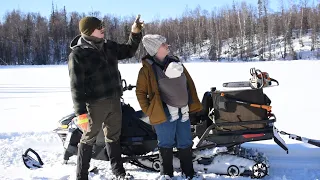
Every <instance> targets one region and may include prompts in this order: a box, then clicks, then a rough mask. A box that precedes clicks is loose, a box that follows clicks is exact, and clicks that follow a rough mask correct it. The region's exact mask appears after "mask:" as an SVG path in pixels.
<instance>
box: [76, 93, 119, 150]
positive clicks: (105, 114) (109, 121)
mask: <svg viewBox="0 0 320 180" xmlns="http://www.w3.org/2000/svg"><path fill="white" fill-rule="evenodd" d="M87 110H88V117H89V127H88V131H87V132H84V133H83V134H82V137H81V140H80V142H81V143H84V144H88V145H93V144H94V143H95V142H96V139H97V136H98V134H99V132H100V131H101V128H102V129H103V133H104V137H105V142H115V141H117V140H119V138H120V134H121V125H122V110H121V103H120V98H108V99H103V100H99V101H97V102H94V103H90V104H87Z"/></svg>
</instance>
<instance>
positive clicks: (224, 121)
mask: <svg viewBox="0 0 320 180" xmlns="http://www.w3.org/2000/svg"><path fill="white" fill-rule="evenodd" d="M251 75H252V78H251V79H250V81H248V82H231V83H225V84H224V85H223V86H224V87H227V88H234V87H238V88H237V89H233V90H225V91H220V90H217V89H216V88H215V87H212V88H211V90H210V91H207V92H205V93H204V95H203V98H202V105H203V110H202V111H201V112H198V113H196V114H192V115H190V120H191V127H190V129H191V132H192V135H193V137H194V139H198V141H197V142H195V144H194V146H193V154H194V160H193V161H194V168H195V170H197V171H204V172H208V171H210V173H216V174H221V175H229V176H250V177H253V178H263V177H265V176H266V175H268V168H269V162H268V160H267V157H265V156H264V154H263V153H260V152H259V151H257V150H252V149H247V148H244V147H242V146H241V145H242V144H243V143H246V142H252V141H261V140H270V139H273V140H274V141H275V142H276V143H277V144H278V145H279V146H280V147H281V148H283V149H284V150H285V151H286V152H288V148H287V146H286V144H285V142H284V141H283V139H282V138H281V137H280V136H279V133H280V131H278V130H277V129H276V128H275V126H274V123H275V122H276V117H275V115H274V114H273V113H272V111H271V106H270V104H271V100H270V99H269V98H268V96H267V95H266V94H264V92H263V89H264V88H265V87H271V86H273V85H272V82H276V83H277V85H278V82H277V81H276V80H274V79H271V78H270V77H269V76H268V74H267V73H262V72H260V71H259V70H255V69H254V68H252V69H251ZM133 88H135V86H132V85H127V83H126V81H125V80H123V91H124V92H125V91H127V90H132V89H133ZM122 111H123V123H122V134H121V137H120V142H121V147H122V154H123V161H124V162H128V163H131V164H134V165H136V166H138V167H141V168H144V169H147V170H151V171H160V161H159V154H158V149H157V136H156V134H155V131H154V129H153V128H152V126H151V125H150V124H149V120H148V117H147V116H146V115H145V114H144V113H143V112H142V111H141V110H135V109H134V108H132V107H131V106H130V104H127V103H125V102H124V100H123V99H122ZM75 118H76V117H75V115H74V114H73V113H72V114H70V115H68V116H65V117H63V118H62V119H61V120H60V121H59V126H60V127H58V128H57V129H55V130H54V131H55V132H56V133H57V134H58V135H59V137H60V138H61V140H62V142H63V146H64V148H65V152H64V159H63V160H64V163H68V160H69V158H70V157H71V156H73V155H76V154H77V145H78V143H79V141H80V138H81V135H82V131H81V130H80V128H78V127H77V125H76V124H75V122H74V120H75ZM203 152H205V153H203ZM208 152H210V153H208ZM92 153H93V155H92V158H93V159H96V160H103V161H108V156H107V153H106V151H105V142H104V137H103V131H102V129H101V131H100V133H99V135H98V138H97V141H96V143H95V146H94V148H93V152H92ZM174 153H175V158H177V157H178V155H177V151H175V152H174ZM25 157H28V156H27V155H26V154H25ZM42 164H43V163H42ZM174 164H176V163H174ZM174 166H175V168H176V169H177V170H179V163H178V165H174Z"/></svg>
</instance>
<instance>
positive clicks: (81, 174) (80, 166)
mask: <svg viewBox="0 0 320 180" xmlns="http://www.w3.org/2000/svg"><path fill="white" fill-rule="evenodd" d="M91 156H92V146H90V145H87V144H82V143H80V144H79V146H78V158H77V172H76V173H77V174H76V175H77V180H88V174H89V172H88V170H89V167H90V160H91Z"/></svg>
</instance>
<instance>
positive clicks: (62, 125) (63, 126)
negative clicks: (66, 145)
mask: <svg viewBox="0 0 320 180" xmlns="http://www.w3.org/2000/svg"><path fill="white" fill-rule="evenodd" d="M68 127H69V126H68V125H65V124H61V126H60V128H61V129H68Z"/></svg>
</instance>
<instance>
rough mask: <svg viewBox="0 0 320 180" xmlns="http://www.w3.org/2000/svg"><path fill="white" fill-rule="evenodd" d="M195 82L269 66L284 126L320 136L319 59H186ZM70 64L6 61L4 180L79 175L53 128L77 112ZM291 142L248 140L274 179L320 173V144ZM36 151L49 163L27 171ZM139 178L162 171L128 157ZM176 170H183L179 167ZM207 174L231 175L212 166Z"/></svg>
mask: <svg viewBox="0 0 320 180" xmlns="http://www.w3.org/2000/svg"><path fill="white" fill-rule="evenodd" d="M185 66H186V67H187V68H188V70H189V72H190V74H191V75H192V76H193V79H194V81H195V84H196V87H197V90H198V95H199V98H200V99H202V96H203V93H204V92H205V91H208V90H210V88H211V87H213V86H215V87H217V88H218V89H221V88H222V83H223V82H228V81H244V80H248V79H249V78H250V74H249V69H250V68H251V67H256V68H258V69H261V70H262V71H267V72H269V74H270V76H271V77H272V78H275V79H277V80H278V81H279V83H280V86H278V87H273V88H267V89H265V93H266V94H267V95H268V96H269V97H270V98H271V100H272V107H273V112H274V113H275V115H276V117H277V122H276V126H277V128H278V129H280V130H283V131H287V132H291V133H295V134H297V135H301V136H304V137H308V138H313V139H320V131H319V126H318V124H319V120H320V119H319V102H320V95H319V86H318V83H319V81H318V76H319V75H318V71H319V69H320V61H312V60H301V61H272V62H247V63H241V62H239V63H204V62H203V63H186V64H185ZM140 67H141V65H140V64H121V65H120V71H121V73H122V77H123V78H125V79H126V80H127V82H128V83H131V84H135V83H136V79H137V74H138V70H139V68H140ZM68 78H69V77H68V70H67V66H65V65H61V66H15V67H13V66H12V67H10V66H2V67H0V102H1V103H0V115H1V117H2V118H1V119H2V120H1V121H0V122H1V126H0V152H1V153H0V179H46V180H51V179H63V180H67V179H75V162H76V161H75V160H76V159H75V157H72V158H71V162H73V164H69V165H62V164H61V162H62V153H63V147H62V143H61V141H60V139H59V137H58V136H57V135H56V134H54V133H53V132H52V130H53V129H54V128H56V126H57V121H58V120H59V119H60V118H61V117H63V116H65V115H67V114H69V113H71V112H72V111H73V109H72V101H71V97H70V91H69V81H68V80H69V79H68ZM124 99H125V100H126V102H128V103H130V104H131V105H132V106H133V107H134V108H136V109H139V105H138V103H137V101H136V96H135V92H134V91H131V92H125V94H124ZM282 137H283V139H284V140H285V141H286V142H287V143H288V147H289V154H286V152H285V151H283V150H282V149H281V148H280V147H279V146H277V145H276V144H275V143H274V142H273V141H263V142H255V143H247V144H245V146H248V147H254V148H258V149H259V150H260V151H262V152H265V153H266V155H267V156H268V157H269V161H270V165H271V168H270V176H268V177H266V178H265V179H274V180H280V179H281V180H289V179H290V180H309V179H310V180H315V179H320V149H319V148H317V147H315V146H312V145H309V144H305V143H301V142H299V141H294V140H290V139H288V137H286V136H282ZM29 147H30V148H33V149H34V150H36V151H37V152H38V153H39V154H40V156H41V158H42V160H43V161H44V163H45V165H44V168H42V169H37V170H29V169H27V168H26V167H25V166H24V164H23V162H22V158H21V155H22V153H23V152H24V151H25V150H26V149H27V148H29ZM92 164H94V165H97V166H98V167H99V168H102V169H103V170H101V171H99V174H97V175H91V177H92V179H108V178H110V177H111V176H110V171H109V170H108V169H109V163H108V162H102V161H95V160H92ZM125 168H126V169H127V171H128V172H130V173H131V174H133V175H134V176H135V178H136V179H154V178H155V177H157V176H158V173H154V172H149V171H146V170H143V169H141V168H138V167H136V166H134V165H131V164H125ZM176 175H177V176H178V175H179V173H176ZM204 176H205V177H206V179H239V180H240V179H249V178H244V177H238V178H231V177H226V176H219V175H215V174H212V173H208V174H204Z"/></svg>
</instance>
